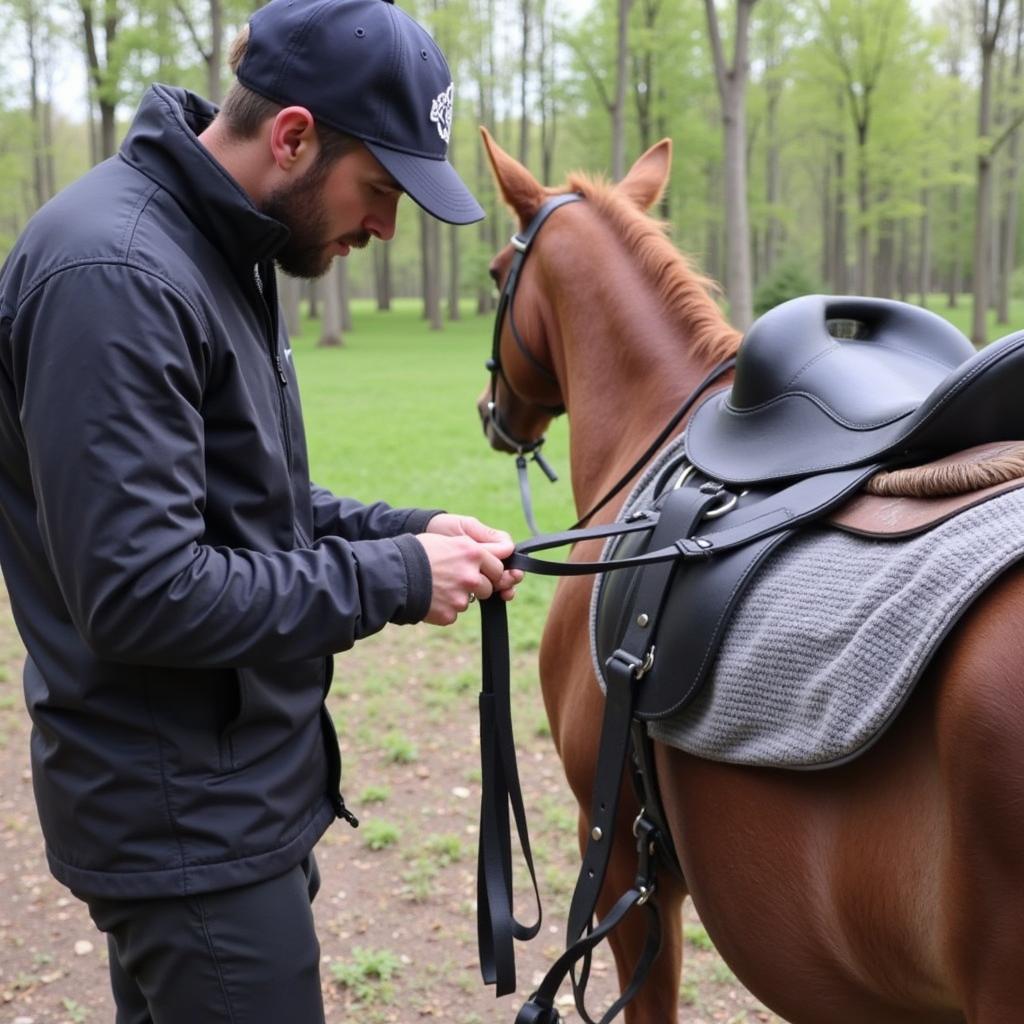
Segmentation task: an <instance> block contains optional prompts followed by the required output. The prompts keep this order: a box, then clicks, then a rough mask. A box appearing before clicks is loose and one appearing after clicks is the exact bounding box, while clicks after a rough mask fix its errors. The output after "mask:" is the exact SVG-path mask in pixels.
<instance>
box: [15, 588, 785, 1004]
mask: <svg viewBox="0 0 1024 1024" xmlns="http://www.w3.org/2000/svg"><path fill="white" fill-rule="evenodd" d="M22 658H23V654H22V650H21V646H20V643H19V641H18V637H17V634H16V632H15V630H14V627H13V623H12V621H11V617H10V611H9V607H8V604H7V599H6V594H5V593H2V591H0V849H2V857H0V1024H96V1022H101V1021H106V1022H109V1021H112V1020H113V1005H112V1002H111V998H110V994H109V991H108V986H107V969H106V959H107V953H106V945H105V942H104V939H103V937H102V936H101V935H100V934H99V933H98V932H96V930H95V929H94V927H93V926H92V923H91V921H90V920H89V918H88V916H87V914H86V913H85V910H84V907H83V906H82V905H81V904H79V903H78V902H77V901H76V900H75V899H73V898H72V897H71V896H70V894H69V893H68V892H67V891H66V890H65V889H63V887H62V886H60V885H59V884H58V883H57V882H55V881H54V880H53V879H52V878H51V877H50V875H49V873H48V870H47V867H46V861H45V858H44V854H43V844H42V839H41V837H40V834H39V827H38V823H37V821H36V813H35V806H34V803H33V799H32V786H31V781H30V776H29V768H28V734H29V724H28V718H27V714H26V712H25V709H24V704H23V701H22V694H21V663H22ZM532 662H533V657H532V656H531V655H529V654H522V655H519V656H518V657H517V659H516V663H515V669H514V671H515V675H516V680H517V682H516V684H515V686H516V701H515V703H516V726H517V740H518V746H519V751H520V756H519V763H520V772H521V775H522V782H523V788H524V794H525V802H526V807H527V811H528V814H529V815H530V826H531V840H532V843H533V847H534V851H535V858H536V860H537V863H538V873H539V876H540V884H541V896H542V900H543V904H544V911H545V916H544V927H543V930H542V933H541V936H539V937H538V938H537V939H535V940H534V942H533V943H531V944H529V945H528V946H522V945H520V946H519V951H518V953H517V958H518V978H519V992H518V993H517V994H516V995H515V996H508V997H505V998H504V999H501V1000H497V1001H496V1000H495V998H494V995H493V991H492V990H491V989H487V988H485V987H484V986H483V984H482V982H481V980H480V974H479V969H478V966H477V954H476V925H475V899H476V839H477V818H478V813H479V740H478V730H477V725H476V693H477V690H478V688H479V680H478V651H477V646H476V639H475V635H474V630H473V627H472V624H466V625H463V624H461V623H460V625H458V626H456V627H455V628H454V629H452V630H448V631H443V632H442V631H437V630H432V631H431V630H423V629H410V628H405V629H392V630H388V631H386V632H385V633H384V634H382V635H381V636H379V637H375V638H373V639H371V640H369V641H366V642H364V643H363V644H361V645H360V646H359V648H358V650H357V651H353V652H351V653H350V654H348V655H344V656H342V657H341V658H339V659H338V669H337V672H336V683H335V687H334V690H333V693H332V696H331V698H330V701H331V710H332V712H333V714H334V716H335V719H336V721H337V723H338V726H339V730H340V732H341V736H342V747H343V756H344V760H345V775H344V785H343V789H344V792H345V798H346V801H347V802H348V803H349V805H350V806H351V807H352V808H353V809H354V810H355V811H356V813H357V814H358V815H359V816H360V818H361V819H362V825H361V827H360V828H359V829H358V830H356V831H353V830H352V829H350V828H349V827H348V826H347V825H346V824H344V823H341V822H339V823H336V824H335V825H334V826H333V827H332V828H331V829H330V830H329V832H328V833H327V835H326V836H325V837H324V839H323V840H322V841H321V843H320V845H319V846H318V848H317V858H318V861H319V864H320V868H321V872H322V876H323V888H322V889H321V892H320V895H319V897H318V899H317V901H316V904H315V910H316V917H317V922H318V929H319V933H320V939H321V945H322V956H323V962H322V978H323V988H324V1000H325V1004H326V1007H327V1019H328V1021H330V1022H331V1024H340V1022H354V1021H359V1022H360V1024H363V1022H365V1024H377V1022H392V1021H393V1022H402V1024H405V1022H417V1021H429V1020H438V1021H441V1020H443V1021H446V1022H450V1024H482V1022H490V1021H507V1022H509V1024H511V1021H513V1020H514V1018H515V1014H516V1010H517V1008H518V1006H519V1005H520V1003H521V1002H522V1001H523V998H524V997H525V996H526V995H527V994H528V993H529V992H530V991H531V990H532V987H533V986H534V985H535V984H536V982H537V981H538V980H539V978H540V976H541V975H542V973H543V971H544V970H545V969H546V967H547V966H548V965H549V964H550V962H551V961H552V960H553V959H554V958H555V957H556V956H557V955H558V954H559V952H560V951H561V944H560V939H561V936H562V934H563V931H564V924H565V919H564V915H565V912H566V911H567V909H568V905H569V894H570V892H571V888H572V884H573V881H574V878H575V871H576V868H577V864H578V860H577V858H578V853H577V848H576V842H575V805H574V803H573V802H572V800H571V798H570V796H569V794H568V789H567V786H566V784H565V782H564V779H563V777H562V774H561V768H560V765H559V762H558V759H557V757H556V756H555V753H554V749H553V747H552V746H551V741H550V737H549V736H548V735H547V732H546V725H545V722H544V717H543V711H542V708H541V704H540V698H539V692H538V688H537V684H536V681H535V675H534V672H535V670H534V668H533V664H532ZM520 892H522V893H523V907H522V913H521V916H522V918H523V919H524V920H532V916H531V914H530V912H529V910H530V908H529V904H528V903H527V902H526V890H525V888H524V887H523V886H520ZM686 939H687V941H686V967H685V971H684V975H685V978H684V984H683V988H682V992H681V998H680V1010H679V1018H678V1019H679V1021H680V1022H686V1024H710V1022H727V1024H755V1022H757V1024H771V1022H776V1024H781V1021H780V1018H778V1017H776V1016H774V1015H773V1014H771V1013H769V1012H768V1011H767V1010H765V1009H764V1008H763V1007H762V1006H761V1005H760V1004H759V1003H757V1002H756V1000H754V999H753V997H751V996H750V995H749V994H748V993H747V992H746V991H745V990H744V989H743V988H742V986H740V985H739V983H738V982H737V981H736V979H735V978H734V977H733V975H732V974H731V972H730V971H729V969H728V968H727V967H726V966H725V964H724V963H723V962H722V961H721V960H720V959H719V957H718V956H717V955H716V954H715V953H714V951H713V949H712V948H711V945H710V942H709V941H708V939H707V935H706V933H705V932H704V930H703V928H701V926H700V924H699V922H698V921H697V920H696V918H695V917H694V916H693V914H692V908H691V909H690V912H689V914H688V918H687V923H686ZM594 976H595V980H594V982H593V984H592V986H591V987H592V989H593V997H592V998H593V1001H592V1004H591V1008H592V1010H593V1009H596V1008H598V1007H602V1006H604V1005H606V1001H607V1000H608V999H609V997H612V996H613V995H614V994H615V987H614V967H613V965H612V961H611V955H610V953H608V952H601V953H600V954H599V955H598V957H597V959H596V962H595V966H594ZM561 1006H562V1010H563V1013H564V1014H565V1017H566V1020H567V1021H572V1020H578V1019H579V1017H578V1014H576V1012H575V1010H574V1009H573V1007H572V1005H571V997H570V996H568V995H565V994H564V993H563V999H562V1003H561ZM283 1024H291V1022H283ZM295 1024H301V1022H295Z"/></svg>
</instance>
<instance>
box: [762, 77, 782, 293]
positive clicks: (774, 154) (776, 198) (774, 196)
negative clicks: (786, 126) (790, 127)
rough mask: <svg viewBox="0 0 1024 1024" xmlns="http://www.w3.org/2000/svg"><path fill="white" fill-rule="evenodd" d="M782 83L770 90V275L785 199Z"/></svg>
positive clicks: (766, 261) (766, 251)
mask: <svg viewBox="0 0 1024 1024" xmlns="http://www.w3.org/2000/svg"><path fill="white" fill-rule="evenodd" d="M781 91H782V90H781V84H780V83H779V82H778V80H777V79H772V81H771V83H770V85H769V88H768V100H767V110H766V139H765V143H766V147H767V153H766V154H765V171H764V179H765V188H764V191H765V195H764V197H765V201H766V202H767V204H768V219H767V222H766V224H765V229H764V273H765V274H770V273H771V272H772V270H774V269H775V263H776V261H777V260H778V258H779V243H780V238H781V231H780V225H779V221H778V218H777V217H776V216H775V211H776V210H777V209H778V208H779V205H780V199H781V184H782V178H781V170H780V168H781V150H780V146H779V126H778V114H779V99H780V96H781Z"/></svg>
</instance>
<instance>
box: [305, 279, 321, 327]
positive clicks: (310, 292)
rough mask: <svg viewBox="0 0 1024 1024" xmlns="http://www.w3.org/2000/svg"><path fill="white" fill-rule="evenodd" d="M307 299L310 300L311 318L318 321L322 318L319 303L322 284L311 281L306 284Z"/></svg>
mask: <svg viewBox="0 0 1024 1024" xmlns="http://www.w3.org/2000/svg"><path fill="white" fill-rule="evenodd" d="M306 297H307V299H308V300H309V318H310V320H316V319H318V318H319V316H320V310H319V308H318V303H319V301H320V282H319V281H309V282H307V284H306Z"/></svg>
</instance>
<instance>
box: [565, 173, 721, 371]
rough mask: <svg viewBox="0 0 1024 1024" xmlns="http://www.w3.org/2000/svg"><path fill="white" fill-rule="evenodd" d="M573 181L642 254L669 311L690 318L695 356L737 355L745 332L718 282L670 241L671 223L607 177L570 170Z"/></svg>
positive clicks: (707, 358)
mask: <svg viewBox="0 0 1024 1024" xmlns="http://www.w3.org/2000/svg"><path fill="white" fill-rule="evenodd" d="M568 186H569V187H568V191H573V192H580V193H582V194H583V195H584V196H586V198H587V199H588V200H589V201H590V202H591V203H592V204H593V205H594V207H595V208H596V209H597V211H598V212H599V213H600V214H601V216H602V217H603V218H604V219H605V220H606V221H607V222H608V223H609V224H610V226H611V227H612V228H613V229H614V230H615V231H616V232H617V233H618V234H619V235H620V236H621V237H622V239H623V241H624V242H625V244H626V247H627V248H628V249H629V250H630V252H632V253H633V254H634V255H635V256H636V257H637V259H638V260H639V262H640V266H641V268H642V269H643V270H644V272H645V273H646V274H647V275H648V276H649V277H650V278H651V280H652V281H653V282H654V285H655V288H656V289H657V293H658V295H659V297H660V298H661V299H662V301H663V302H664V303H665V305H666V306H667V307H668V311H669V313H670V314H671V315H673V316H675V317H677V318H678V319H679V320H680V321H681V322H683V323H685V325H686V328H687V335H688V344H689V347H690V350H691V351H692V352H693V354H694V356H696V357H697V358H698V359H700V360H702V361H704V362H707V363H709V364H711V363H717V362H719V361H721V360H722V359H727V358H728V357H729V356H732V355H735V354H736V349H737V347H738V346H739V342H740V337H741V335H740V332H739V331H737V330H735V329H734V328H733V327H731V326H730V325H729V324H728V322H727V321H726V319H725V317H724V316H723V315H722V311H721V310H720V309H719V308H718V304H717V303H716V302H715V300H714V299H713V298H712V294H713V293H715V292H717V291H718V290H719V289H718V285H717V284H716V283H715V282H714V281H712V280H711V278H709V277H705V276H704V275H703V274H701V273H700V272H699V271H697V270H696V268H695V267H694V266H693V263H692V262H691V261H690V259H689V258H688V257H687V256H685V255H684V254H683V253H681V252H680V251H679V250H678V249H677V248H676V247H675V246H674V245H673V244H672V243H671V242H670V241H669V240H668V237H667V236H666V229H667V225H666V224H665V223H664V222H662V221H658V220H655V219H654V218H653V217H650V216H648V215H647V214H646V213H644V212H643V211H642V210H640V209H639V208H638V207H636V206H635V205H634V204H633V203H632V202H631V201H630V200H629V199H627V198H626V197H625V196H623V195H622V194H621V193H619V192H616V190H615V186H614V185H612V184H611V183H610V182H608V181H606V180H605V179H603V178H599V177H595V176H592V175H589V174H586V173H584V172H582V171H577V172H574V173H572V174H570V175H569V179H568ZM558 191H562V190H561V189H559V190H558Z"/></svg>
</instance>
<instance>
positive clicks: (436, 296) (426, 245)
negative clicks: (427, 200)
mask: <svg viewBox="0 0 1024 1024" xmlns="http://www.w3.org/2000/svg"><path fill="white" fill-rule="evenodd" d="M440 243H441V230H440V225H439V224H438V223H437V221H436V220H434V218H433V217H431V216H430V214H429V213H427V211H426V210H420V253H421V258H422V261H423V318H424V319H425V320H427V321H428V322H429V323H430V329H431V330H432V331H439V330H441V328H442V327H443V326H444V325H443V323H442V321H441V252H440V248H441V246H440Z"/></svg>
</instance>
